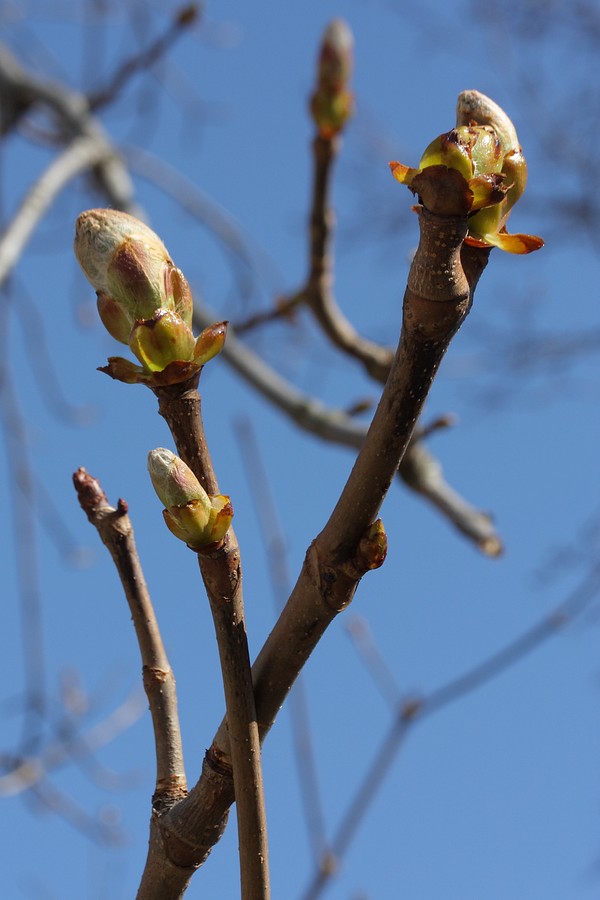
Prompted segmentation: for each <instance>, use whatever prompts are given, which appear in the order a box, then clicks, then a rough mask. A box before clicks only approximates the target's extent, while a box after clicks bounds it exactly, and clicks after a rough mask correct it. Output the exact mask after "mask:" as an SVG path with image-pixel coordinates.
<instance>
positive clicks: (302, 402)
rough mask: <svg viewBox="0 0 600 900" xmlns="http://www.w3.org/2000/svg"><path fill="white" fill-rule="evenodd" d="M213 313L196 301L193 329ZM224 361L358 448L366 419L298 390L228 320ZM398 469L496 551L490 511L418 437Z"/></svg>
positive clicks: (302, 420) (323, 433)
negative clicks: (472, 499) (474, 501)
mask: <svg viewBox="0 0 600 900" xmlns="http://www.w3.org/2000/svg"><path fill="white" fill-rule="evenodd" d="M218 319H219V316H218V315H216V314H215V313H214V312H213V311H212V310H211V309H210V308H208V307H207V306H206V305H204V304H200V303H199V302H198V301H196V303H195V309H194V323H195V325H196V327H197V328H198V329H203V328H206V327H207V326H208V325H212V324H213V323H214V322H216V321H218ZM223 357H224V359H225V360H226V362H227V363H228V364H229V365H230V366H231V367H232V368H233V369H235V371H236V372H237V373H238V375H240V376H241V377H242V378H243V379H244V381H246V382H247V383H248V384H250V385H251V386H252V387H253V388H254V389H255V390H256V391H257V392H258V393H259V394H261V396H263V397H264V398H265V399H266V400H268V401H269V403H272V404H273V405H274V406H276V407H277V408H278V409H279V410H281V412H283V413H284V414H285V415H286V416H287V417H288V418H290V419H292V421H293V422H295V424H296V425H298V426H299V427H300V428H302V429H304V430H305V431H308V432H310V433H311V434H314V435H316V436H317V437H319V438H321V439H323V440H327V441H331V442H332V443H335V444H342V445H344V446H346V447H353V448H354V449H355V450H360V448H361V447H362V444H363V441H364V439H365V435H366V433H367V429H368V424H367V423H363V422H359V421H357V419H355V418H354V417H353V416H350V415H348V413H347V412H344V410H342V409H333V408H331V407H328V406H325V404H324V403H321V401H320V400H318V399H316V398H315V397H311V396H310V395H308V394H304V393H303V392H302V391H300V390H298V388H296V387H295V386H294V385H292V384H290V382H289V381H286V379H285V378H283V377H282V376H281V375H279V373H278V372H276V371H275V370H274V369H272V368H271V366H269V365H268V364H267V363H266V362H265V361H264V360H263V359H262V358H261V357H260V356H259V355H258V354H257V353H255V352H254V351H253V350H252V349H250V348H249V347H248V346H246V345H245V344H244V343H242V341H240V340H239V338H237V337H236V336H235V333H234V332H233V330H232V328H231V326H230V327H229V329H228V332H227V340H226V341H225V347H224V349H223ZM398 474H399V476H400V478H401V479H402V481H403V482H404V483H405V484H406V485H407V487H409V488H410V489H411V490H413V491H415V492H416V493H418V494H420V495H421V496H423V497H425V498H426V499H427V500H428V501H429V502H430V503H431V504H432V505H433V506H434V507H435V508H436V509H437V510H438V511H439V512H441V513H442V514H443V515H444V516H445V517H446V518H447V519H448V520H449V521H450V522H451V523H452V524H453V525H454V526H455V527H456V528H457V529H458V530H459V531H460V532H461V533H462V534H463V535H465V537H467V538H469V540H471V541H472V542H473V543H474V544H475V546H476V547H477V548H478V549H479V550H481V552H482V553H485V554H486V555H487V556H491V557H496V556H499V555H500V554H501V553H502V541H501V540H500V538H499V536H498V534H497V533H496V531H495V528H494V524H493V522H492V520H491V518H490V516H489V515H488V514H487V513H485V512H482V511H481V510H478V509H476V508H475V507H474V506H472V505H471V504H470V503H468V502H467V501H466V500H465V499H464V498H463V497H461V496H460V494H458V493H457V492H456V491H455V490H454V489H453V488H452V487H450V485H449V484H448V483H447V482H446V481H445V480H444V477H443V472H442V466H441V464H440V463H439V461H438V460H437V459H435V457H434V456H433V455H432V454H431V453H430V452H429V450H428V449H427V448H426V446H425V444H424V442H423V440H421V439H419V438H418V437H417V438H416V439H413V440H412V441H411V443H410V445H409V447H408V449H407V451H406V454H405V456H404V458H403V460H402V463H401V465H400V469H399V471H398Z"/></svg>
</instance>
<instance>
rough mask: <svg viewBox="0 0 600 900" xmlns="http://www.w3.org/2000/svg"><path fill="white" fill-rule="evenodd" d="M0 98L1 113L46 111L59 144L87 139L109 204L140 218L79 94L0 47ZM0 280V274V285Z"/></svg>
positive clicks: (122, 172) (123, 173)
mask: <svg viewBox="0 0 600 900" xmlns="http://www.w3.org/2000/svg"><path fill="white" fill-rule="evenodd" d="M0 97H1V98H2V109H4V108H5V107H7V108H8V109H9V110H10V109H12V108H13V107H14V108H18V109H29V108H30V107H33V108H35V107H36V106H38V105H42V106H45V107H47V108H48V109H49V110H51V111H52V112H53V113H54V115H55V116H56V118H57V119H58V123H59V131H60V136H59V137H60V140H62V141H63V142H64V141H66V142H69V141H70V140H72V139H77V138H80V139H84V138H88V139H89V141H90V143H91V145H96V147H97V150H98V158H97V159H96V160H95V161H91V162H90V163H89V166H92V167H93V168H94V173H95V175H96V177H97V178H98V181H99V183H100V186H101V188H102V190H103V191H104V192H105V193H106V196H107V198H108V201H109V203H111V204H112V205H113V206H116V207H117V208H118V209H124V210H126V211H127V212H129V213H131V214H132V215H138V216H139V215H140V214H141V210H140V209H139V207H138V206H137V205H136V204H135V202H134V199H133V195H134V190H133V184H132V181H131V178H130V177H129V173H128V172H127V169H126V168H125V166H124V165H123V162H122V161H121V159H120V157H119V155H118V154H117V153H116V151H115V150H114V148H113V147H112V145H111V142H110V141H109V139H108V137H107V136H106V134H105V132H104V129H103V128H102V126H101V125H100V124H99V122H97V121H96V120H95V119H94V117H93V116H92V115H91V114H90V110H89V106H88V103H87V100H86V98H85V97H84V96H83V94H79V93H77V92H76V91H73V90H71V89H70V88H68V87H66V86H65V85H62V84H57V83H55V82H52V81H50V80H49V79H47V78H38V77H37V76H35V75H33V74H31V73H30V72H28V71H27V70H26V69H24V68H23V66H22V65H21V64H20V62H18V60H17V59H16V58H15V57H14V56H13V54H12V53H11V52H10V51H9V50H8V49H7V47H5V46H4V45H0ZM75 143H77V142H75ZM75 174H77V173H75ZM4 277H5V275H4V274H3V275H2V278H0V283H1V281H2V280H3V278H4Z"/></svg>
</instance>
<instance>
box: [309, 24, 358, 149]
mask: <svg viewBox="0 0 600 900" xmlns="http://www.w3.org/2000/svg"><path fill="white" fill-rule="evenodd" d="M353 49H354V39H353V37H352V32H351V30H350V28H349V26H348V25H347V24H346V22H344V20H343V19H334V20H333V21H332V22H330V24H329V25H328V26H327V28H326V30H325V34H324V35H323V43H322V44H321V49H320V52H319V62H318V68H317V88H316V90H315V92H314V94H313V95H312V97H311V101H310V111H311V115H312V117H313V120H314V122H315V124H316V126H317V128H318V130H319V134H320V135H321V137H324V138H332V137H334V136H335V135H336V134H338V133H339V132H340V131H342V129H343V128H344V126H345V124H346V122H347V120H348V119H349V118H350V116H351V115H352V113H353V111H354V98H353V96H352V93H351V92H350V91H349V90H348V85H349V83H350V78H351V76H352V66H353Z"/></svg>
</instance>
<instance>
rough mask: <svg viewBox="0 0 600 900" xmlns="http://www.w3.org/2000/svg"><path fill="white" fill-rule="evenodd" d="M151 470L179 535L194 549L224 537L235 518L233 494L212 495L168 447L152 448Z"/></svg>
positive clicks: (166, 516) (170, 523)
mask: <svg viewBox="0 0 600 900" xmlns="http://www.w3.org/2000/svg"><path fill="white" fill-rule="evenodd" d="M148 471H149V473H150V478H151V480H152V485H153V487H154V490H155V491H156V494H157V496H158V498H159V500H161V502H162V503H163V505H164V506H165V509H164V510H163V517H164V520H165V524H166V525H167V528H168V529H169V531H171V532H172V534H174V535H175V537H177V538H179V540H181V541H184V543H186V544H187V545H188V546H189V547H191V548H192V549H194V550H200V549H201V548H202V547H206V546H207V545H208V544H214V543H216V542H218V541H220V540H222V538H223V537H224V536H225V534H226V532H227V530H228V529H229V526H230V525H231V520H232V518H233V508H232V506H231V502H230V500H229V497H226V496H223V495H222V494H219V495H216V496H209V495H208V494H207V493H206V491H205V490H204V488H203V487H202V485H201V484H200V482H199V481H198V479H197V478H196V476H195V475H194V473H193V472H192V470H191V469H190V468H189V466H187V465H186V464H185V463H184V462H183V460H182V459H179V457H178V456H176V455H175V454H174V453H171V451H170V450H166V449H165V448H164V447H159V448H158V449H156V450H151V451H150V453H149V454H148Z"/></svg>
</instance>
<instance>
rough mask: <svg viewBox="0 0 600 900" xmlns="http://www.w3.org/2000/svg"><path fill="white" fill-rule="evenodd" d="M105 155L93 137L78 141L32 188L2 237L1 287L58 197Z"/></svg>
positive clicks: (68, 147)
mask: <svg viewBox="0 0 600 900" xmlns="http://www.w3.org/2000/svg"><path fill="white" fill-rule="evenodd" d="M106 153H107V150H106V146H105V145H104V144H103V143H99V142H98V141H97V140H96V139H95V138H93V137H89V136H85V137H78V138H75V139H74V140H73V141H71V143H70V144H69V145H68V146H67V147H66V148H65V149H64V150H63V151H62V152H61V153H59V154H58V155H57V156H56V157H55V158H54V159H53V160H52V162H51V163H50V165H49V166H48V167H47V168H46V169H45V170H44V172H43V173H42V174H41V175H40V177H39V178H38V180H37V181H36V182H35V184H34V185H32V187H30V189H29V190H28V191H27V193H26V195H25V197H24V198H23V200H22V201H21V204H20V206H19V208H18V210H17V211H16V212H15V214H14V215H13V216H12V217H11V220H10V223H9V225H8V226H7V227H6V228H5V229H4V231H3V232H2V234H1V235H0V285H2V284H4V282H5V281H6V279H7V278H8V276H9V275H10V273H11V271H12V269H13V268H14V266H15V265H16V263H17V262H18V261H19V259H20V258H21V255H22V253H23V251H24V249H25V246H26V244H27V242H28V241H29V239H30V237H31V235H32V234H33V232H34V230H35V229H36V227H37V226H38V225H39V223H40V221H41V219H42V218H43V217H44V215H45V213H46V212H47V210H48V208H49V207H50V205H51V204H52V202H53V201H54V199H55V198H56V197H57V196H58V194H59V193H60V192H61V191H62V190H63V188H65V187H66V186H67V185H68V184H69V182H70V181H72V180H73V179H74V178H76V177H77V176H78V175H80V174H81V173H82V172H85V171H86V170H88V169H89V168H91V167H92V166H95V165H97V164H98V163H99V162H100V161H101V160H102V159H104V158H105V157H106Z"/></svg>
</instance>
